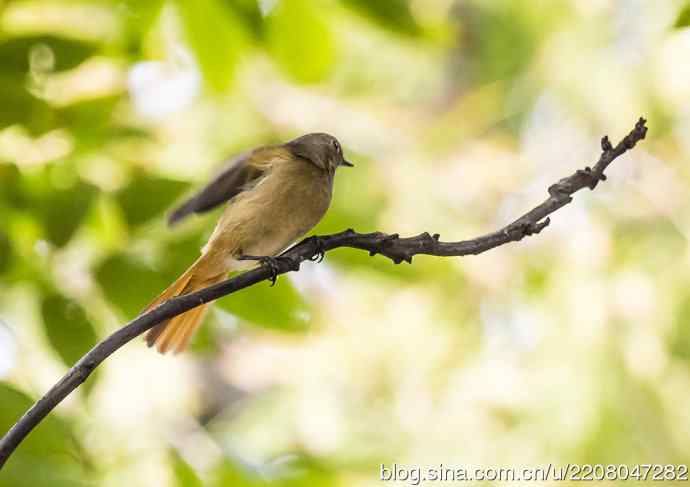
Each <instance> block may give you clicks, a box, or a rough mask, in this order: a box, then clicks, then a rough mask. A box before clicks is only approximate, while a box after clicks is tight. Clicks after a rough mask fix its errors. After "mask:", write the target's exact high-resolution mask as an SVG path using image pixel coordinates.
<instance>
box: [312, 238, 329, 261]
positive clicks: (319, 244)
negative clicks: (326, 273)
mask: <svg viewBox="0 0 690 487" xmlns="http://www.w3.org/2000/svg"><path fill="white" fill-rule="evenodd" d="M312 239H313V241H314V247H316V253H315V254H314V255H312V256H311V257H310V258H309V260H311V261H312V262H316V263H317V264H320V263H321V262H323V259H324V257H326V249H325V248H324V245H323V241H322V240H321V239H320V238H319V237H312Z"/></svg>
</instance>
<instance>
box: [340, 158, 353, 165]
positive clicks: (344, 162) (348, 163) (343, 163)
mask: <svg viewBox="0 0 690 487" xmlns="http://www.w3.org/2000/svg"><path fill="white" fill-rule="evenodd" d="M340 165H341V166H346V167H355V165H354V164H352V163H351V162H349V161H346V160H345V159H343V160H342V161H341V163H340Z"/></svg>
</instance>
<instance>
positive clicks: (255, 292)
mask: <svg viewBox="0 0 690 487" xmlns="http://www.w3.org/2000/svg"><path fill="white" fill-rule="evenodd" d="M218 306H220V308H221V309H224V310H225V311H229V312H230V313H232V314H234V315H235V316H237V317H238V318H241V319H243V320H246V321H249V322H250V323H253V324H255V325H259V326H263V327H267V328H274V329H280V330H286V331H301V330H304V329H306V327H307V325H308V319H309V318H308V316H309V311H310V310H309V306H308V305H307V303H306V302H305V301H304V299H303V298H302V296H301V295H300V294H299V292H297V290H296V289H295V288H294V286H293V285H292V284H291V283H290V281H289V280H288V279H287V278H286V277H280V278H279V279H278V281H277V282H276V285H275V286H273V287H270V285H269V283H268V282H260V283H258V284H255V285H253V286H250V287H248V288H246V289H242V290H240V291H238V292H236V293H233V294H231V295H229V296H226V297H224V298H221V299H220V300H218Z"/></svg>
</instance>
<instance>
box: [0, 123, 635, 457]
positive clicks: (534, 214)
mask: <svg viewBox="0 0 690 487" xmlns="http://www.w3.org/2000/svg"><path fill="white" fill-rule="evenodd" d="M645 124H646V120H645V119H644V118H640V119H639V121H638V122H637V123H636V124H635V128H634V129H633V130H632V131H631V132H630V133H629V134H628V135H627V136H626V137H625V138H623V140H621V141H620V142H619V143H618V145H616V146H615V147H614V146H612V145H611V142H610V141H609V139H608V137H604V138H603V139H602V140H601V149H602V154H601V157H600V158H599V160H598V161H597V163H596V164H595V165H594V167H592V168H590V167H586V168H585V169H581V170H578V171H576V172H575V173H573V174H572V175H570V176H568V177H566V178H563V179H561V180H560V181H558V182H557V183H555V184H553V185H552V186H551V187H549V189H548V191H549V197H548V198H547V199H546V200H545V201H544V202H543V203H541V204H540V205H538V206H536V207H535V208H534V209H532V210H530V211H529V212H527V213H525V214H524V215H523V216H521V217H520V218H518V219H517V220H515V221H514V222H512V223H510V224H509V225H506V226H505V227H504V228H502V229H500V230H498V231H496V232H493V233H489V234H486V235H483V236H481V237H477V238H475V239H472V240H463V241H459V242H442V241H440V240H439V235H438V234H435V235H430V234H429V233H426V232H425V233H421V234H419V235H417V236H414V237H407V238H401V237H399V236H398V234H385V233H381V232H374V233H364V234H361V233H357V232H355V231H354V230H351V229H350V230H346V231H344V232H340V233H336V234H333V235H326V236H322V237H310V238H307V239H305V240H303V241H302V242H300V243H299V244H297V245H295V246H294V247H292V248H291V249H289V250H288V251H286V252H285V253H284V254H283V255H282V256H281V257H283V258H281V259H277V260H276V261H275V264H276V265H275V269H270V268H269V266H261V267H258V268H256V269H253V270H250V271H248V272H245V273H243V274H240V275H238V276H236V277H233V278H231V279H228V280H226V281H224V282H221V283H219V284H216V285H214V286H210V287H208V288H205V289H202V290H200V291H197V292H194V293H191V294H187V295H184V296H179V297H177V298H174V299H171V300H169V301H166V302H165V303H163V304H161V305H160V306H158V307H156V308H155V309H153V310H151V311H149V312H148V313H145V314H143V315H141V316H139V317H137V318H135V319H134V320H132V321H131V322H130V323H129V324H127V325H126V326H124V327H123V328H120V329H119V330H117V331H116V332H114V333H113V334H112V335H110V336H109V337H108V338H106V339H105V340H103V341H102V342H100V343H98V344H97V345H96V346H95V347H94V348H93V349H91V350H90V351H89V352H88V353H87V354H86V355H84V357H82V358H81V359H80V360H79V361H78V362H77V363H76V364H75V365H74V366H73V367H72V368H71V369H70V370H69V372H67V374H66V375H65V376H64V377H63V378H62V379H60V381H59V382H58V383H57V384H55V385H54V386H53V387H52V388H51V389H50V390H49V391H48V392H47V393H46V394H45V395H44V396H43V397H42V398H41V399H40V400H39V401H38V402H36V404H34V405H33V406H32V407H31V409H29V411H27V412H26V414H24V416H22V418H21V419H20V420H19V421H17V423H16V424H15V425H14V426H13V427H12V428H11V429H10V430H9V431H8V432H7V434H5V436H4V437H3V438H2V440H0V468H2V466H3V465H4V464H5V462H6V461H7V459H8V458H9V456H10V455H11V454H12V452H13V451H14V450H15V449H16V448H17V446H19V444H20V443H21V442H22V440H23V439H24V438H25V437H26V435H28V434H29V432H31V430H32V429H33V428H34V427H35V426H36V425H38V424H39V423H40V422H41V420H42V419H43V418H45V416H46V415H47V414H48V413H50V411H52V410H53V409H54V408H55V407H56V406H57V405H58V404H59V403H60V402H61V401H62V400H63V399H64V398H65V397H67V395H69V394H70V393H71V392H72V391H73V390H74V389H76V388H77V387H78V386H79V385H80V384H81V383H82V382H84V381H85V380H86V378H87V377H88V376H89V375H90V374H91V372H93V370H94V369H95V368H96V367H97V366H98V365H99V364H100V363H101V362H103V361H104V360H105V359H106V358H108V357H109V356H110V355H111V354H112V353H113V352H115V351H116V350H117V349H119V348H120V347H122V346H123V345H124V344H126V343H127V342H129V341H130V340H132V339H133V338H135V337H137V336H139V335H141V334H142V333H144V332H145V331H147V330H148V329H150V328H153V327H154V326H155V325H157V324H158V323H161V322H163V321H165V320H167V319H170V318H172V317H173V316H177V315H179V314H182V313H184V312H185V311H187V310H189V309H191V308H194V307H196V306H199V305H200V304H203V303H207V302H209V301H213V300H214V299H217V298H220V297H222V296H225V295H228V294H231V293H234V292H236V291H239V290H240V289H244V288H246V287H248V286H251V285H253V284H256V283H258V282H261V281H264V280H267V279H271V277H272V275H273V272H274V271H275V272H276V274H284V273H286V272H290V271H297V270H299V266H300V264H301V263H302V262H304V261H306V260H318V259H319V258H320V257H321V258H322V257H323V254H324V253H325V252H328V251H329V250H333V249H336V248H339V247H351V248H355V249H361V250H366V251H368V252H369V255H375V254H381V255H384V256H386V257H388V258H389V259H391V260H392V261H393V262H395V263H396V264H399V263H401V262H403V261H405V262H409V263H411V262H412V257H413V256H415V255H417V254H427V255H436V256H463V255H470V254H471V255H475V254H480V253H482V252H485V251H487V250H490V249H493V248H494V247H498V246H500V245H503V244H506V243H509V242H517V241H519V240H522V239H523V238H524V237H526V236H528V235H533V234H536V233H539V232H541V231H542V230H543V229H544V228H545V227H546V226H547V225H548V224H549V221H550V220H549V218H548V216H549V215H550V214H551V213H553V212H555V211H556V210H558V209H559V208H561V207H563V206H565V205H567V204H568V203H570V202H571V201H572V195H573V193H575V192H576V191H579V190H581V189H583V188H589V189H594V188H595V187H596V186H597V184H598V183H599V181H604V180H606V176H605V175H604V171H605V170H606V168H607V167H608V166H609V164H611V162H613V160H614V159H616V158H617V157H618V156H620V155H622V154H623V153H625V152H626V151H628V150H630V149H632V148H633V147H635V144H636V143H637V142H639V141H640V140H642V139H644V138H645V135H646V134H647V127H646V125H645Z"/></svg>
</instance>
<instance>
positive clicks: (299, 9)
mask: <svg viewBox="0 0 690 487" xmlns="http://www.w3.org/2000/svg"><path fill="white" fill-rule="evenodd" d="M315 5H317V4H316V3H314V2H311V1H309V0H281V1H280V2H279V3H278V5H277V6H276V7H275V8H274V9H273V11H272V12H271V14H270V15H269V17H268V18H267V19H266V34H267V42H268V47H269V49H270V51H271V53H272V55H273V57H274V59H275V60H276V61H277V62H278V64H279V65H280V66H281V67H282V68H283V69H284V70H285V71H286V72H287V73H289V74H290V75H291V76H292V77H293V78H295V79H296V80H297V81H300V82H303V83H309V82H316V81H321V80H323V79H324V78H325V77H326V76H327V75H328V74H329V73H330V72H331V68H332V67H333V64H334V61H335V54H334V48H333V44H334V43H333V35H332V33H331V31H330V29H329V27H328V25H327V24H326V22H325V21H324V19H323V18H322V16H321V14H320V12H319V11H318V10H317V9H316V8H315Z"/></svg>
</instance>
